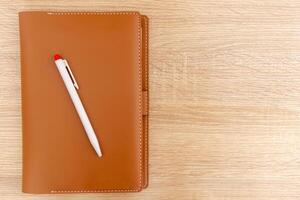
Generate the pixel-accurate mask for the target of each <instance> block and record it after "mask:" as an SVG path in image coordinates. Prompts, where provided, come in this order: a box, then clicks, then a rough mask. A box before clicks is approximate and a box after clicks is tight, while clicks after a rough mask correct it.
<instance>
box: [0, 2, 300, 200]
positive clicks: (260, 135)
mask: <svg viewBox="0 0 300 200" xmlns="http://www.w3.org/2000/svg"><path fill="white" fill-rule="evenodd" d="M21 10H75V11H76V10H87V11H89V10H93V11H95V10H96V11H107V10H137V11H140V12H141V13H143V14H146V15H148V16H149V18H150V85H151V87H150V89H151V98H150V100H151V107H150V114H151V117H150V185H149V188H148V189H146V190H145V191H143V192H141V193H129V194H122V193H120V194H70V195H28V194H22V193H21V167H22V150H21V149H22V141H21V138H22V133H21V112H20V108H21V107H20V104H21V96H20V62H19V60H20V59H19V37H18V15H17V13H18V11H21ZM299 198H300V1H296V0H289V1H287V0H277V1H274V0H264V1H261V0H243V1H241V0H185V1H184V0H181V1H180V0H165V1H150V0H149V1H146V0H144V1H135V2H134V1H129V0H128V1H127V0H125V1H113V2H111V1H108V0H107V1H96V0H88V1H87V0H85V1H80V0H73V1H57V2H56V1H55V2H54V1H53V0H52V1H50V0H44V1H42V0H40V1H39V0H31V1H30V0H16V1H11V0H1V1H0V199H1V200H15V199H20V200H21V199H22V200H23V199H47V200H48V199H50V200H54V199H67V200H68V199H78V200H79V199H80V200H81V199H83V200H90V199H108V200H109V199H120V200H121V199H122V200H124V199H149V200H152V199H185V200H186V199H230V200H234V199H237V200H241V199H299Z"/></svg>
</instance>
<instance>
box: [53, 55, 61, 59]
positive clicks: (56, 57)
mask: <svg viewBox="0 0 300 200" xmlns="http://www.w3.org/2000/svg"><path fill="white" fill-rule="evenodd" d="M59 59H62V57H61V56H60V55H58V54H55V55H54V60H59Z"/></svg>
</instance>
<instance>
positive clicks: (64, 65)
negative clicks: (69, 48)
mask: <svg viewBox="0 0 300 200" xmlns="http://www.w3.org/2000/svg"><path fill="white" fill-rule="evenodd" d="M54 60H55V64H56V67H57V69H58V71H59V73H60V75H61V77H62V79H63V81H64V83H65V86H66V88H67V90H68V92H69V95H70V97H71V99H72V101H73V104H74V106H75V108H76V111H77V113H78V115H79V118H80V120H81V122H82V125H83V127H84V129H85V132H86V134H87V136H88V138H89V140H90V143H91V144H92V146H93V148H94V149H95V151H96V153H97V155H98V156H99V157H101V156H102V153H101V149H100V145H99V142H98V139H97V136H96V134H95V132H94V129H93V127H92V125H91V122H90V120H89V118H88V116H87V114H86V112H85V109H84V107H83V105H82V102H81V100H80V98H79V95H78V93H77V91H76V89H77V90H78V89H79V86H78V84H77V82H76V80H75V78H74V75H73V73H72V71H71V69H70V67H69V65H68V62H67V61H66V60H65V59H63V58H62V57H61V56H60V55H58V54H55V55H54ZM75 88H76V89H75Z"/></svg>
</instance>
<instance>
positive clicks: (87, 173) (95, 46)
mask: <svg viewBox="0 0 300 200" xmlns="http://www.w3.org/2000/svg"><path fill="white" fill-rule="evenodd" d="M19 20H20V40H21V76H22V79H21V80H22V123H23V192H26V193H73V192H74V193H75V192H82V193H83V192H137V191H140V190H142V189H143V188H145V187H147V185H148V19H147V17H146V16H142V15H140V14H139V13H138V12H105V13H104V12H88V13H83V12H36V11H34V12H20V13H19ZM56 53H58V54H60V55H62V57H64V58H65V59H66V60H67V61H68V63H69V65H70V67H71V70H72V72H73V74H74V76H75V79H76V81H77V83H78V85H79V90H78V94H79V96H80V98H81V100H82V103H83V105H84V107H85V109H86V112H87V114H88V116H89V119H90V121H91V123H92V125H93V128H94V130H95V132H96V134H97V138H98V140H99V143H100V146H101V150H102V153H103V156H102V157H101V158H99V157H98V156H97V155H96V153H95V151H94V149H93V148H92V146H91V144H90V142H89V140H88V138H87V136H86V133H85V131H84V129H83V126H82V123H81V121H80V119H79V116H78V114H77V112H76V110H75V108H74V105H73V103H72V101H71V98H70V96H69V94H68V92H67V90H66V88H65V85H64V83H63V81H62V79H61V77H60V74H59V72H58V70H57V68H56V66H55V63H54V59H53V55H54V54H56Z"/></svg>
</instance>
